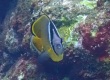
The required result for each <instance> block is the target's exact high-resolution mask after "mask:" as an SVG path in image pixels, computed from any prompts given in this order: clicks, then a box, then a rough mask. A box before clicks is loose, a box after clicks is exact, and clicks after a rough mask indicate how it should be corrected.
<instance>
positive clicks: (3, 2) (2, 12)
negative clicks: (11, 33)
mask: <svg viewBox="0 0 110 80" xmlns="http://www.w3.org/2000/svg"><path fill="white" fill-rule="evenodd" d="M17 1H18V0H0V24H2V22H3V21H4V18H5V16H6V14H7V12H8V11H9V10H11V9H13V8H14V7H15V6H16V4H17Z"/></svg>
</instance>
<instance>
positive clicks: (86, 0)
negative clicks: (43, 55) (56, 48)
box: [0, 0, 110, 80]
mask: <svg viewBox="0 0 110 80" xmlns="http://www.w3.org/2000/svg"><path fill="white" fill-rule="evenodd" d="M42 14H46V15H48V16H49V18H50V19H52V21H53V22H54V23H55V25H56V27H57V29H58V31H59V33H60V35H61V37H62V38H63V45H64V59H63V60H62V61H60V62H58V63H56V62H53V61H51V60H48V61H45V62H44V63H39V62H38V60H37V59H38V55H37V52H36V51H35V50H34V49H33V48H32V47H31V45H30V40H31V37H32V33H31V24H32V22H34V20H36V19H37V18H38V17H39V16H40V15H42ZM0 26H2V28H3V29H2V31H0V80H109V79H110V57H109V53H110V50H109V47H110V44H109V42H110V32H109V30H110V1H109V0H97V1H94V0H18V1H17V2H16V6H14V8H11V9H9V12H8V13H7V14H6V16H5V18H4V21H3V22H2V24H0Z"/></svg>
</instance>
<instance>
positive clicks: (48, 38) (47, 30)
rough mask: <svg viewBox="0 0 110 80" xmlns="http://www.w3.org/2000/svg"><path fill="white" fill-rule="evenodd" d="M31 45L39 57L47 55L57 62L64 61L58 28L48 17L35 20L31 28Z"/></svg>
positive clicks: (43, 16) (44, 16)
mask: <svg viewBox="0 0 110 80" xmlns="http://www.w3.org/2000/svg"><path fill="white" fill-rule="evenodd" d="M31 31H32V34H33V36H32V39H31V43H32V45H33V46H34V48H35V49H36V50H37V51H38V53H39V55H41V54H45V52H46V53H47V55H48V56H49V57H50V58H51V59H52V60H53V61H55V62H59V61H61V60H62V59H63V45H62V38H61V37H60V35H59V33H58V31H57V28H56V26H55V24H54V23H53V21H52V20H51V19H50V18H49V17H48V16H46V15H42V16H41V17H39V18H38V19H37V20H35V21H34V22H33V24H32V26H31Z"/></svg>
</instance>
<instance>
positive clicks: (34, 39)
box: [32, 36, 43, 53]
mask: <svg viewBox="0 0 110 80" xmlns="http://www.w3.org/2000/svg"><path fill="white" fill-rule="evenodd" d="M32 43H33V46H34V47H35V49H36V50H37V51H38V52H40V53H41V52H42V51H43V44H42V39H41V38H39V37H37V36H33V37H32Z"/></svg>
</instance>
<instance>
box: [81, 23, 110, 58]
mask: <svg viewBox="0 0 110 80" xmlns="http://www.w3.org/2000/svg"><path fill="white" fill-rule="evenodd" d="M109 26H110V23H109V22H108V23H107V24H105V25H103V26H101V27H99V29H98V31H97V32H96V35H95V36H94V37H93V36H92V35H91V28H92V25H88V24H85V25H80V32H81V35H82V37H83V40H82V45H83V47H84V48H85V49H87V50H89V51H90V52H91V53H92V54H93V55H95V56H97V57H103V56H108V49H109V39H110V36H109V34H110V33H109Z"/></svg>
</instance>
